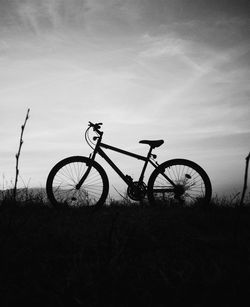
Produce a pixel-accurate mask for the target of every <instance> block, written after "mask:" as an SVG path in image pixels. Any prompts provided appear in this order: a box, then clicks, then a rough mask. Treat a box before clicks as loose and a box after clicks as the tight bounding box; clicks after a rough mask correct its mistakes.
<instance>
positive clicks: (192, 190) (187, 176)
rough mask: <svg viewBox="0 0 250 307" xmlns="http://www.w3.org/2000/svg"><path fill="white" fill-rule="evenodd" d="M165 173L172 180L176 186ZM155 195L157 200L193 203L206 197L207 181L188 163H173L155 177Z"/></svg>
mask: <svg viewBox="0 0 250 307" xmlns="http://www.w3.org/2000/svg"><path fill="white" fill-rule="evenodd" d="M164 175H166V176H167V177H168V178H170V179H171V180H172V182H173V183H174V184H175V187H173V185H172V184H170V183H169V182H168V181H167V179H166V178H165V177H164ZM153 197H154V200H155V201H156V202H157V201H158V202H170V203H172V202H174V203H181V204H185V205H192V204H195V203H197V202H199V201H202V200H204V199H205V198H206V185H205V181H204V179H203V178H202V176H201V174H200V173H199V172H198V171H197V170H195V169H194V168H192V167H190V166H188V165H184V164H183V165H180V164H178V165H171V166H168V167H166V168H164V169H163V170H162V173H161V174H158V175H157V177H156V178H155V181H154V186H153Z"/></svg>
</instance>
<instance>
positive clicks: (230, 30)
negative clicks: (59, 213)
mask: <svg viewBox="0 0 250 307" xmlns="http://www.w3.org/2000/svg"><path fill="white" fill-rule="evenodd" d="M249 11H250V2H249V1H248V0H227V1H224V0H210V1H207V0H188V1H187V0H165V1H164V0H122V1H121V0H71V1H67V0H43V1H40V0H12V1H6V0H0V139H1V147H0V154H1V156H0V176H1V177H2V178H1V180H0V183H1V185H2V186H3V185H5V186H6V185H7V186H9V187H10V186H11V182H13V181H14V176H15V154H16V152H17V149H18V140H19V136H20V132H21V130H20V128H21V125H22V123H23V121H24V118H25V114H26V111H27V108H30V109H31V111H30V119H29V120H28V122H27V127H26V130H25V132H24V145H23V148H22V153H21V159H20V176H21V178H22V179H20V180H19V186H20V187H23V186H24V185H29V186H39V187H40V186H45V182H46V177H47V175H48V173H49V171H50V169H51V168H52V166H53V165H54V164H55V163H56V162H58V161H59V160H60V159H62V158H64V157H67V156H69V155H89V153H90V149H89V148H88V147H87V145H86V144H85V143H84V138H83V135H84V134H83V132H84V130H85V128H86V127H87V123H88V121H89V120H90V121H92V122H95V121H96V122H103V123H104V126H103V129H104V132H105V135H104V142H105V143H108V144H112V145H114V146H118V147H121V148H124V149H127V150H131V151H134V152H136V153H138V154H144V153H145V154H146V151H147V149H148V148H147V146H145V145H142V144H138V141H139V140H140V139H145V138H148V139H161V138H162V139H164V140H165V143H164V145H163V146H162V147H160V148H159V149H157V150H155V153H156V154H157V155H158V162H163V161H165V160H167V159H172V158H187V159H190V160H193V161H195V162H197V163H198V164H200V165H201V166H202V167H203V168H204V169H205V170H206V171H207V173H208V175H209V176H210V177H211V181H212V185H213V190H214V194H215V193H222V192H227V193H229V194H232V193H235V192H238V191H241V188H242V185H243V174H244V166H245V165H244V164H245V157H246V156H247V154H248V152H249V151H250V124H249V123H250V121H249V118H250V104H249V103H250V102H249V101H250V100H249V98H250V89H249V84H250V71H249V64H250V53H249V51H250V33H249V32H250V31H249V30H250V18H249ZM111 156H112V157H117V158H116V161H117V163H119V165H120V166H121V168H122V169H123V170H124V172H125V173H128V174H132V175H133V176H135V178H134V179H136V176H137V175H138V174H139V171H140V167H141V164H140V162H138V160H133V159H131V158H121V156H120V155H118V156H117V155H113V154H112V155H111ZM99 161H101V160H99ZM103 166H104V168H105V169H106V170H107V172H108V175H109V176H110V186H111V193H112V191H113V188H112V185H114V186H115V187H116V188H118V190H119V191H120V192H121V193H123V192H124V190H125V186H124V185H123V184H122V182H121V180H120V179H119V178H118V176H117V175H116V174H114V172H113V171H112V170H110V168H109V167H106V165H105V164H104V165H103ZM137 169H138V171H137ZM1 188H2V187H1Z"/></svg>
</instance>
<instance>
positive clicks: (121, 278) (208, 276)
mask: <svg viewBox="0 0 250 307" xmlns="http://www.w3.org/2000/svg"><path fill="white" fill-rule="evenodd" d="M0 248H1V250H0V273H1V275H0V306H2V307H4V306H19V305H22V304H23V306H29V305H30V306H31V305H33V306H55V307H56V306H211V305H213V306H243V305H244V306H247V305H248V304H249V294H248V293H249V287H250V208H249V207H248V208H242V209H239V208H230V207H218V206H211V208H209V209H205V208H150V207H146V208H145V207H144V208H143V207H138V206H133V207H111V208H102V209H100V210H97V211H94V210H92V209H88V208H85V209H66V208H64V209H62V210H59V211H58V210H55V209H52V208H48V207H45V206H41V205H36V204H32V205H27V206H24V207H22V208H20V207H17V208H16V207H14V208H11V207H10V206H6V205H5V206H4V205H2V206H1V207H0ZM245 300H247V301H246V302H244V301H245ZM243 302H244V303H243Z"/></svg>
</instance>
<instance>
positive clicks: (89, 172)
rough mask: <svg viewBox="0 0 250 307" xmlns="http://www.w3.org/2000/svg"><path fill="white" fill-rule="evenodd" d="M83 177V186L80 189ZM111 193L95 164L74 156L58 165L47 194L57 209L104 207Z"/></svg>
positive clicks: (52, 172) (98, 165)
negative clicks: (61, 207)
mask: <svg viewBox="0 0 250 307" xmlns="http://www.w3.org/2000/svg"><path fill="white" fill-rule="evenodd" d="M83 177H84V182H83V183H82V184H81V186H79V185H78V183H79V182H80V180H81V179H82V178H83ZM108 190H109V182H108V177H107V175H106V173H105V171H104V169H103V168H102V167H101V165H100V164H98V163H97V162H96V161H93V160H91V159H89V158H87V157H82V156H74V157H69V158H66V159H63V160H62V161H60V162H58V163H57V164H56V165H55V166H54V167H53V168H52V170H51V171H50V173H49V175H48V178H47V183H46V191H47V196H48V198H49V200H50V202H51V204H52V205H53V206H54V207H57V208H58V207H60V206H61V205H64V206H65V205H66V206H69V207H82V206H93V205H94V206H101V205H103V204H104V202H105V199H106V198H107V195H108Z"/></svg>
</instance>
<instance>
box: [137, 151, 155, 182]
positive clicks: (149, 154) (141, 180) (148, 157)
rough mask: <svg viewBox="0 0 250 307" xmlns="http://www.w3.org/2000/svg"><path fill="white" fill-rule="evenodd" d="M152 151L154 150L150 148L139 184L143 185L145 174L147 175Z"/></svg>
mask: <svg viewBox="0 0 250 307" xmlns="http://www.w3.org/2000/svg"><path fill="white" fill-rule="evenodd" d="M152 150H153V147H152V146H150V148H149V151H148V155H147V160H146V161H145V163H144V166H143V169H142V172H141V176H140V178H139V182H141V183H142V182H143V178H144V174H145V171H146V168H147V165H148V161H149V159H150V156H151V153H152Z"/></svg>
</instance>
